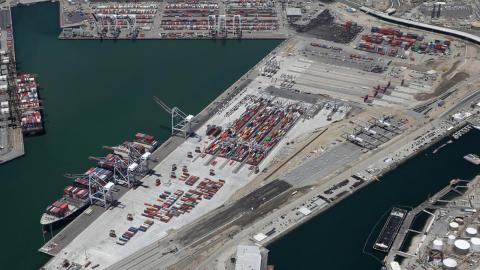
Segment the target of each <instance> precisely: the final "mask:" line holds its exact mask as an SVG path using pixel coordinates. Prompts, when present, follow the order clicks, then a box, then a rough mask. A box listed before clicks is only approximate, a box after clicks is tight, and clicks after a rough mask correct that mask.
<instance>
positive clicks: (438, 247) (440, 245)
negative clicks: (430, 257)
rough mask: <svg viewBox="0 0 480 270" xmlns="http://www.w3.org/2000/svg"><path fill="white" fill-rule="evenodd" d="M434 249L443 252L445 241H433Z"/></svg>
mask: <svg viewBox="0 0 480 270" xmlns="http://www.w3.org/2000/svg"><path fill="white" fill-rule="evenodd" d="M432 249H433V250H439V251H442V250H443V240H442V239H435V240H433V243H432Z"/></svg>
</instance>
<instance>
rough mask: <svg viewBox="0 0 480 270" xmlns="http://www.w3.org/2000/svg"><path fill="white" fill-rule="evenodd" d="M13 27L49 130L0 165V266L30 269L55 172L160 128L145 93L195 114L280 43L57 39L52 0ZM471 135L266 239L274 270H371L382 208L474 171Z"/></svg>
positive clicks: (164, 125)
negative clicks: (17, 156)
mask: <svg viewBox="0 0 480 270" xmlns="http://www.w3.org/2000/svg"><path fill="white" fill-rule="evenodd" d="M13 26H14V37H15V45H16V49H17V51H16V55H17V66H18V69H19V71H20V72H31V73H35V74H38V80H39V83H40V85H41V87H42V89H41V90H40V93H41V96H42V100H43V101H44V103H43V105H44V107H45V110H44V112H45V119H46V124H45V127H46V134H45V135H43V136H39V137H33V138H28V139H27V140H26V142H25V148H26V153H27V154H26V156H25V157H22V158H20V159H18V160H15V161H12V162H10V163H7V164H4V165H2V166H0V181H1V183H2V188H3V194H2V196H1V197H0V202H1V203H2V205H3V209H2V210H3V213H2V221H3V222H4V225H3V237H2V241H3V245H2V248H1V253H0V266H1V267H0V268H1V269H22V270H23V269H37V268H38V267H40V266H41V265H42V264H43V263H45V262H46V260H47V259H48V257H47V256H44V255H42V254H40V253H39V252H38V251H37V249H38V248H39V247H40V246H41V245H42V244H43V242H44V239H43V237H44V235H43V234H42V228H41V227H40V224H39V219H40V216H41V214H42V212H43V211H44V209H45V207H46V206H47V205H48V204H50V203H52V201H53V200H54V199H55V198H57V197H58V196H60V195H61V193H62V190H63V187H64V186H66V185H68V184H69V182H70V181H71V180H68V179H66V178H64V177H62V175H63V174H65V173H82V172H84V171H85V170H86V169H87V168H88V167H89V166H92V165H94V163H93V162H92V161H89V160H88V159H87V158H88V156H90V155H97V156H101V155H104V154H105V151H102V149H101V147H102V146H103V145H115V144H119V143H121V142H122V141H124V140H126V139H130V138H131V137H132V136H133V135H134V134H135V132H138V131H140V132H145V133H151V134H153V135H155V136H157V138H159V139H160V140H165V139H166V138H167V137H168V135H169V118H168V115H167V114H166V113H165V112H164V111H162V110H161V109H160V108H159V107H158V106H156V105H155V103H154V102H153V101H152V96H153V95H156V96H159V97H160V98H161V99H163V100H164V101H165V102H166V103H168V104H170V105H172V106H174V105H176V106H179V107H180V108H181V109H182V110H184V111H185V112H187V113H192V114H195V113H197V112H199V111H200V110H201V109H203V108H204V107H205V106H206V105H207V104H208V103H209V102H211V101H212V100H213V99H214V98H215V97H216V96H218V95H219V94H220V93H221V92H222V91H224V90H225V89H226V88H227V87H228V86H230V85H231V84H232V83H233V82H234V81H235V80H237V79H238V78H239V77H240V76H241V75H242V74H244V73H245V72H247V71H248V69H249V68H250V67H252V66H253V65H255V64H256V63H257V62H258V61H259V60H260V59H261V58H262V57H263V56H265V55H266V54H267V53H268V52H269V51H271V50H272V49H273V48H274V47H275V46H277V45H278V44H279V43H280V42H281V41H275V40H261V41H228V42H222V41H216V42H215V41H61V40H58V39H57V35H58V33H59V28H58V5H57V4H56V3H44V4H38V5H34V6H29V7H21V8H15V9H13ZM479 138H480V132H478V131H476V130H473V131H471V132H470V133H468V134H466V135H464V136H463V137H461V138H460V139H459V140H454V141H455V142H454V143H452V144H448V145H446V146H445V147H443V148H442V149H440V150H439V151H438V152H437V153H436V154H432V151H433V149H430V150H428V151H426V152H425V153H422V154H420V155H419V156H417V157H415V158H414V159H412V160H410V161H408V162H407V163H405V164H403V165H401V166H400V167H399V169H397V170H395V171H393V172H391V173H388V174H387V175H385V176H384V177H382V179H381V182H379V183H374V184H372V185H370V186H368V187H366V188H365V189H363V190H362V191H360V192H358V193H356V194H354V195H352V196H351V197H349V198H347V199H346V200H345V201H343V202H341V203H340V204H338V205H337V206H336V207H335V208H332V209H331V210H329V211H327V212H326V213H324V214H322V215H320V216H318V217H316V218H314V219H312V221H310V222H309V223H307V224H305V225H303V226H301V227H299V228H298V229H296V230H294V231H293V232H292V233H291V234H289V235H287V236H285V237H284V238H282V239H280V240H279V241H278V242H276V243H274V244H272V245H271V246H269V248H270V249H271V252H270V254H269V255H270V263H272V264H274V265H275V266H276V269H281V270H282V269H285V270H293V269H295V270H297V269H298V270H302V269H332V270H351V269H360V270H370V269H379V266H380V265H379V263H378V262H377V261H376V260H375V259H373V258H372V257H370V256H369V255H366V254H364V253H363V252H362V249H363V245H364V243H365V240H366V239H367V238H368V235H369V234H370V232H371V231H372V227H374V226H375V224H376V223H377V222H378V220H379V219H380V218H381V217H382V215H383V214H384V213H385V212H387V211H388V210H389V209H390V207H392V206H402V205H406V206H412V207H414V206H415V205H417V204H418V203H420V202H422V201H423V200H425V199H426V198H427V196H428V194H433V193H435V192H436V191H437V190H439V189H440V188H442V187H444V186H445V185H446V184H447V183H448V181H449V180H450V179H451V178H454V177H460V178H471V177H472V176H473V175H474V174H476V173H479V168H480V167H479V166H477V167H475V166H474V165H473V164H470V163H468V162H466V161H465V160H464V159H463V155H465V154H467V153H471V152H476V153H479V152H480V144H479V143H478V141H479ZM380 227H381V226H380ZM374 236H376V235H375V232H374ZM45 237H47V238H48V235H45ZM373 238H374V237H373ZM368 245H369V246H367V248H370V247H371V244H368ZM377 255H378V254H377Z"/></svg>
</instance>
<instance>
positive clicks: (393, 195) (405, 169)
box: [268, 130, 480, 270]
mask: <svg viewBox="0 0 480 270" xmlns="http://www.w3.org/2000/svg"><path fill="white" fill-rule="evenodd" d="M450 139H451V138H447V139H445V140H444V141H442V142H440V143H438V144H437V145H435V146H432V147H431V148H430V149H428V150H426V151H425V152H423V153H421V154H420V155H418V156H417V157H415V158H414V159H411V160H409V161H407V162H406V163H404V164H402V165H401V166H400V167H399V168H398V169H397V170H394V171H391V172H390V173H388V174H386V175H385V176H384V177H382V178H381V181H380V183H373V184H371V185H369V186H367V187H365V188H364V189H363V190H361V191H359V192H357V193H354V194H353V195H352V196H350V197H349V198H347V199H345V200H344V201H343V202H340V203H339V204H338V205H336V206H335V207H334V208H332V209H330V210H327V211H326V212H325V213H324V214H322V215H319V216H317V217H315V218H314V219H312V220H311V221H310V222H308V223H306V224H305V225H303V226H301V227H299V228H297V229H296V230H294V231H293V232H292V233H291V234H288V235H287V236H285V237H284V238H282V239H280V240H279V241H277V242H275V243H273V244H272V245H270V246H269V247H268V248H269V249H270V253H269V263H270V264H274V265H275V269H276V270H293V269H295V270H307V269H319V270H320V269H321V270H324V269H325V270H326V269H332V270H354V269H355V270H379V269H380V266H381V264H380V263H379V262H378V261H377V260H376V259H375V258H373V257H371V256H370V255H367V254H364V253H362V250H363V249H364V246H365V242H366V240H367V239H368V238H369V234H370V233H371V232H372V228H374V227H375V226H376V224H377V222H379V220H380V222H379V223H378V224H379V226H378V227H377V229H376V230H374V231H373V233H372V237H371V239H370V241H369V242H368V243H367V244H366V249H365V251H367V252H369V253H373V251H372V249H371V247H372V246H373V242H374V241H375V238H376V237H377V236H378V234H379V231H380V229H381V227H382V226H383V220H381V217H382V216H383V215H384V214H385V213H388V212H389V210H390V208H391V207H392V206H400V207H402V206H403V207H407V208H408V207H415V206H417V205H418V204H420V203H422V202H423V201H425V200H426V199H427V197H428V196H429V195H433V194H434V193H436V192H437V191H439V190H440V189H442V188H443V187H445V186H446V185H448V182H449V181H450V180H451V179H453V178H461V179H471V178H472V177H474V176H475V175H476V174H480V166H478V165H473V164H471V163H469V162H467V161H465V160H464V159H463V156H464V155H466V154H468V153H480V143H479V142H480V132H479V131H477V130H472V131H470V132H469V133H467V134H466V135H464V136H463V137H461V138H460V140H458V141H457V140H453V141H454V143H452V144H448V145H447V146H445V147H444V148H442V149H441V150H439V151H438V152H437V153H436V154H432V151H433V149H435V148H437V147H438V146H439V145H442V144H443V143H445V142H446V141H448V140H450ZM372 255H374V256H376V257H377V258H381V259H383V255H382V254H381V253H373V254H372Z"/></svg>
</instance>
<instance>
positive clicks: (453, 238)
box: [448, 234, 457, 245]
mask: <svg viewBox="0 0 480 270" xmlns="http://www.w3.org/2000/svg"><path fill="white" fill-rule="evenodd" d="M455 239H457V237H455V235H453V234H450V235H449V236H448V244H449V245H453V243H454V242H455Z"/></svg>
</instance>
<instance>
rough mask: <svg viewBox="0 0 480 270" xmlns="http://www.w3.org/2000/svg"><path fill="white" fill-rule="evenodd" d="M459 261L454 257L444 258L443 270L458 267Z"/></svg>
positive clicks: (451, 269) (452, 269)
mask: <svg viewBox="0 0 480 270" xmlns="http://www.w3.org/2000/svg"><path fill="white" fill-rule="evenodd" d="M457 265H458V263H457V261H456V260H455V259H452V258H445V259H443V270H454V269H457Z"/></svg>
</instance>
